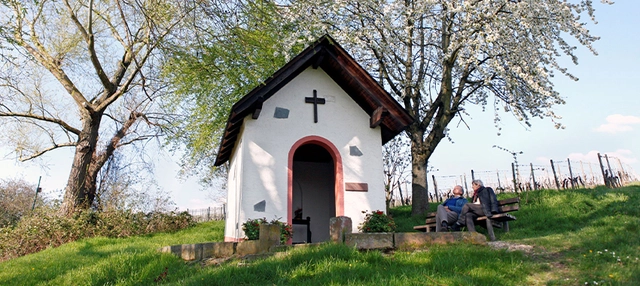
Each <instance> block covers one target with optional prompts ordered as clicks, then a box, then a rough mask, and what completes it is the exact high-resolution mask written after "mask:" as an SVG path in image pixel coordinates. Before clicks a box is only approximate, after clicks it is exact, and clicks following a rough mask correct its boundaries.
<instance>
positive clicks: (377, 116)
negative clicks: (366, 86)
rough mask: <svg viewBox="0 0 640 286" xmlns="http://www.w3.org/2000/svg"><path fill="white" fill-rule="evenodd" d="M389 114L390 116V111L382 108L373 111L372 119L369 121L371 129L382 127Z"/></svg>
mask: <svg viewBox="0 0 640 286" xmlns="http://www.w3.org/2000/svg"><path fill="white" fill-rule="evenodd" d="M387 114H389V111H387V109H386V108H384V107H382V106H380V107H378V108H376V110H375V111H373V114H371V119H370V120H369V127H371V128H376V127H378V126H380V123H382V120H383V119H384V117H385V116H386V115H387Z"/></svg>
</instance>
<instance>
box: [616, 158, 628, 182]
mask: <svg viewBox="0 0 640 286" xmlns="http://www.w3.org/2000/svg"><path fill="white" fill-rule="evenodd" d="M616 159H617V160H618V166H620V171H619V173H620V182H622V179H623V177H624V181H625V182H627V181H629V180H628V176H627V173H626V172H625V171H624V168H623V167H622V162H621V161H620V158H616Z"/></svg>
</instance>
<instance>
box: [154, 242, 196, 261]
mask: <svg viewBox="0 0 640 286" xmlns="http://www.w3.org/2000/svg"><path fill="white" fill-rule="evenodd" d="M160 252H165V253H172V254H174V255H176V256H178V257H180V258H182V259H183V260H186V261H193V260H202V244H181V245H172V246H165V247H162V248H161V249H160Z"/></svg>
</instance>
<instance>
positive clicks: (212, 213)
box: [187, 205, 227, 222]
mask: <svg viewBox="0 0 640 286" xmlns="http://www.w3.org/2000/svg"><path fill="white" fill-rule="evenodd" d="M187 212H188V213H189V214H190V215H191V216H193V218H194V219H195V220H196V221H197V222H206V221H212V220H224V219H225V218H226V217H227V214H226V207H225V206H224V205H222V206H219V207H208V208H204V209H187Z"/></svg>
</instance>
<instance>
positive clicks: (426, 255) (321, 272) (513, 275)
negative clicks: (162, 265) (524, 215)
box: [171, 244, 537, 285]
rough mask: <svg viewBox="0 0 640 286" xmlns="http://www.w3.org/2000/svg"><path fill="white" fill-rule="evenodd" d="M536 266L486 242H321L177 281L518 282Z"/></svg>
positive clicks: (217, 283) (207, 282) (213, 283)
mask: <svg viewBox="0 0 640 286" xmlns="http://www.w3.org/2000/svg"><path fill="white" fill-rule="evenodd" d="M536 268H537V267H536V265H535V264H533V263H531V262H529V259H528V258H526V257H524V256H523V255H522V254H520V253H507V252H503V251H493V250H491V249H489V248H488V247H479V246H471V245H462V244H460V245H456V246H455V247H450V246H449V247H439V246H434V247H432V248H431V249H429V250H428V251H423V252H414V253H395V254H394V255H389V256H385V255H383V254H381V253H380V252H377V251H372V252H358V251H356V250H355V249H353V248H349V247H347V246H344V245H335V244H326V245H321V246H318V247H315V248H308V249H304V250H300V251H297V250H292V251H291V253H290V254H289V255H287V256H286V257H284V258H275V257H274V258H269V259H266V260H261V261H255V262H252V263H250V264H249V265H247V266H244V267H237V266H235V264H229V265H226V266H223V267H218V268H204V269H202V271H201V272H200V273H199V274H197V275H195V276H192V277H188V278H185V279H184V280H171V281H172V282H175V283H176V284H180V285H183V284H184V285H232V284H233V285H257V284H261V285H271V284H274V285H429V284H432V285H434V284H435V285H437V284H444V285H495V284H496V281H500V282H499V284H501V285H522V284H524V283H525V281H526V278H527V276H528V275H529V274H530V273H531V271H535V269H536Z"/></svg>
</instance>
